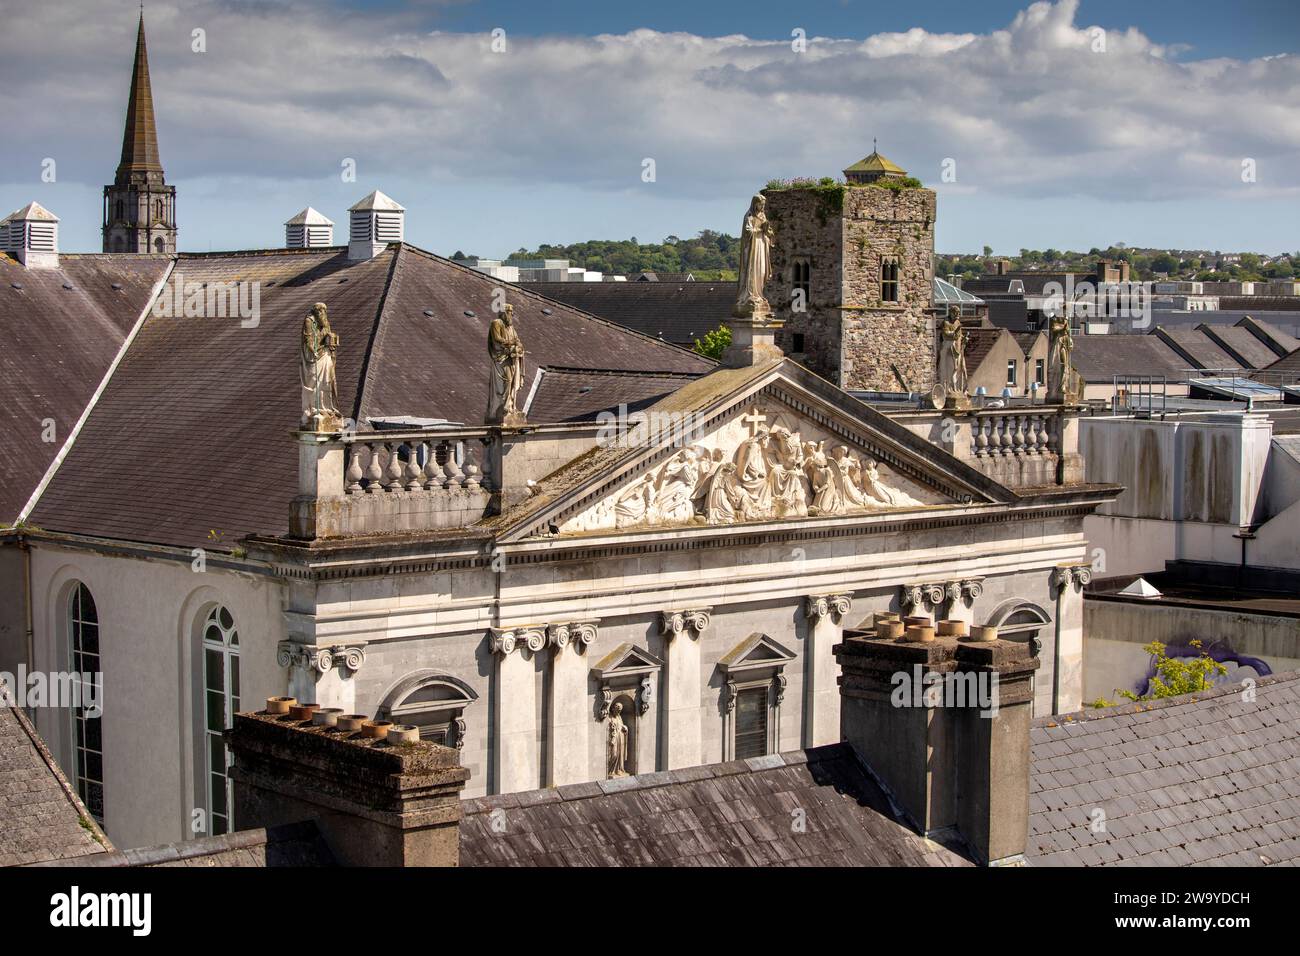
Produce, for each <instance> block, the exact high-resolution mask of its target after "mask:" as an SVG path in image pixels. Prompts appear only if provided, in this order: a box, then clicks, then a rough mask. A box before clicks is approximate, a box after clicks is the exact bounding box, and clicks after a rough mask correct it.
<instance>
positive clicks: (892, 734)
mask: <svg viewBox="0 0 1300 956" xmlns="http://www.w3.org/2000/svg"><path fill="white" fill-rule="evenodd" d="M894 630H895V631H897V630H898V628H894ZM890 633H892V632H890ZM986 636H987V635H985V634H983V633H981V634H979V635H977V636H976V639H972V638H969V637H955V636H942V635H941V636H938V637H934V638H931V639H925V640H915V639H913V640H910V641H909V640H908V639H907V637H906V636H905V637H904V638H903V639H902V640H895V639H891V638H880V637H876V636H874V635H872V634H871V633H868V632H846V634H845V639H844V641H843V643H841V644H840V645H838V646H837V647H836V648H835V657H836V659H837V660H838V661H839V664H840V668H841V671H842V676H841V677H840V696H841V701H840V727H841V736H842V737H843V739H844V740H845V741H846V742H848V743H849V744H850V745H851V746H852V747H853V749H854V750H855V751H856V752H857V753H858V755H859V757H860V758H861V759H862V760H863V761H864V762H865V763H866V764H867V766H868V767H869V768H870V769H871V771H872V773H873V774H874V775H875V777H876V778H877V780H878V781H879V782H880V783H881V785H882V786H883V787H884V788H885V789H886V790H887V791H888V792H889V793H890V795H891V797H892V798H893V800H894V802H895V803H896V804H897V805H898V807H899V808H900V809H901V810H902V811H903V813H904V814H905V815H906V816H907V818H908V820H909V821H910V822H911V824H912V825H913V826H914V827H915V828H916V829H917V830H918V831H919V832H920V833H921V834H923V835H925V836H927V837H939V838H942V837H944V836H947V835H950V834H952V833H953V832H954V831H955V833H956V835H957V837H958V838H959V839H960V840H961V842H962V843H964V844H965V845H966V846H967V848H968V849H969V850H970V852H971V855H972V856H973V857H974V858H975V860H976V861H977V862H978V863H980V864H982V865H990V866H995V865H1007V864H1016V863H1019V862H1022V861H1023V854H1024V851H1025V845H1026V843H1027V842H1028V836H1029V724H1030V719H1031V717H1032V712H1033V696H1032V693H1031V688H1032V684H1031V679H1032V677H1033V674H1034V671H1035V670H1036V669H1037V668H1038V659H1037V658H1036V657H1034V655H1033V651H1032V649H1031V648H1030V646H1029V645H1028V644H1024V643H1020V642H1016V641H1003V640H996V639H995V640H980V639H978V638H983V637H986ZM913 637H914V638H915V637H916V635H913Z"/></svg>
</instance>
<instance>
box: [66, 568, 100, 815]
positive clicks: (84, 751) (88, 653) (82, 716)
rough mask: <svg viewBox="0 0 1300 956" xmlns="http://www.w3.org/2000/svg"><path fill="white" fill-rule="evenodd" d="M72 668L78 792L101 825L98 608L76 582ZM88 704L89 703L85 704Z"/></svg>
mask: <svg viewBox="0 0 1300 956" xmlns="http://www.w3.org/2000/svg"><path fill="white" fill-rule="evenodd" d="M68 633H69V635H70V636H71V638H72V648H71V650H72V658H71V659H72V672H73V673H74V674H75V675H76V677H75V682H76V688H77V693H78V696H77V698H76V700H75V701H74V702H73V708H72V737H73V745H74V748H75V750H76V754H75V758H76V761H75V775H76V778H77V793H78V794H79V795H80V796H81V802H82V803H84V804H85V805H86V809H87V810H89V811H90V815H91V816H93V817H94V818H95V819H96V820H97V821H98V822H99V823H100V824H101V825H102V824H103V822H104V737H103V728H102V726H101V723H100V720H101V716H100V714H101V710H102V707H101V701H102V699H103V690H104V675H103V672H102V671H101V670H100V667H99V612H98V611H97V610H96V608H95V599H94V598H93V597H91V595H90V589H89V588H87V587H86V586H85V585H84V584H81V583H78V584H77V588H76V590H75V591H73V592H72V598H71V601H70V603H69V607H68ZM88 705H89V706H88Z"/></svg>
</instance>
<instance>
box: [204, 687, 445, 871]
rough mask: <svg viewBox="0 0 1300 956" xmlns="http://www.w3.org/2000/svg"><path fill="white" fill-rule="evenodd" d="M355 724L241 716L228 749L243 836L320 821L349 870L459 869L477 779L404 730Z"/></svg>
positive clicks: (282, 715) (340, 719)
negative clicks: (468, 784)
mask: <svg viewBox="0 0 1300 956" xmlns="http://www.w3.org/2000/svg"><path fill="white" fill-rule="evenodd" d="M279 703H280V705H282V704H283V703H284V701H282V700H281V701H280V702H279ZM268 707H275V709H277V710H278V709H281V706H279V705H277V704H274V703H272V702H271V701H268ZM316 712H319V711H316ZM299 716H301V715H299ZM356 717H357V715H353V714H349V715H344V716H343V717H338V716H337V715H336V717H335V725H334V726H328V725H327V724H323V723H319V722H317V721H314V720H313V719H312V717H311V716H308V717H307V718H306V719H302V720H297V719H295V718H294V714H293V713H292V711H290V712H286V713H270V712H269V711H262V712H259V713H255V714H249V713H244V714H236V715H235V720H234V725H233V726H232V727H231V728H230V729H229V730H227V731H226V742H227V743H228V744H229V746H230V749H231V752H232V754H233V756H234V767H233V768H232V769H231V777H232V779H233V780H234V782H235V817H234V818H235V821H236V822H237V823H238V825H239V827H240V828H241V829H248V828H252V827H270V826H277V825H279V824H284V823H296V822H299V821H302V820H309V819H314V820H315V821H316V825H317V827H318V828H319V829H320V832H321V836H322V837H323V838H324V840H325V842H326V844H327V845H328V846H329V848H330V851H331V852H332V853H333V854H334V857H335V858H336V859H337V860H338V862H339V863H340V864H342V865H344V866H456V865H457V863H458V862H459V859H460V819H461V808H460V794H461V791H462V790H463V789H464V787H465V781H466V780H468V779H469V771H468V770H466V769H465V768H464V767H462V766H460V753H459V752H458V751H456V750H453V749H452V748H450V747H443V746H440V745H438V744H434V743H429V742H427V741H419V740H417V741H415V742H409V741H408V738H409V737H410V736H411V735H410V733H409V732H406V731H404V730H403V731H399V732H398V733H396V734H395V733H393V732H391V731H390V732H389V733H388V734H387V735H385V736H382V737H374V736H370V735H368V734H366V733H364V732H363V731H364V729H365V728H364V727H363V729H362V731H357V730H353V729H351V728H352V727H353V724H354V723H355V719H356Z"/></svg>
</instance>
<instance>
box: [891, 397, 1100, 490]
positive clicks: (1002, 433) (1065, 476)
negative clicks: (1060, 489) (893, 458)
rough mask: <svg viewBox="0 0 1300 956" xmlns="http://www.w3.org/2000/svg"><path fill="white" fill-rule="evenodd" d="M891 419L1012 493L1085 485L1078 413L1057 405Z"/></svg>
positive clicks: (922, 413)
mask: <svg viewBox="0 0 1300 956" xmlns="http://www.w3.org/2000/svg"><path fill="white" fill-rule="evenodd" d="M889 415H890V417H891V418H893V419H894V420H895V421H898V422H899V423H900V424H902V425H905V426H906V427H907V428H908V429H910V430H911V431H912V432H914V433H915V434H917V435H920V436H921V437H923V438H925V439H927V440H928V441H931V442H934V444H936V445H938V446H939V447H940V448H942V449H944V450H945V451H947V452H949V453H951V454H953V455H955V456H956V457H958V458H960V459H962V460H963V461H965V462H966V463H967V464H969V465H971V466H972V467H974V468H977V469H978V470H980V471H982V472H983V473H984V474H986V475H988V476H989V477H990V478H992V479H994V480H995V481H999V482H1001V483H1002V484H1004V485H1006V486H1007V487H1009V488H1034V487H1042V486H1045V485H1068V484H1074V483H1077V482H1080V481H1082V480H1083V460H1082V458H1081V457H1080V455H1079V417H1078V416H1079V412H1078V410H1077V409H1075V408H1067V407H1061V406H1056V405H1026V406H1016V407H1011V408H998V409H968V410H944V411H933V410H929V409H927V410H924V411H911V410H909V411H895V412H890V413H889Z"/></svg>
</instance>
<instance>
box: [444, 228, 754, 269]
mask: <svg viewBox="0 0 1300 956" xmlns="http://www.w3.org/2000/svg"><path fill="white" fill-rule="evenodd" d="M739 253H740V246H739V243H738V242H737V241H736V239H735V237H734V236H728V235H727V234H725V233H721V232H714V231H713V230H712V229H705V230H704V231H703V232H701V233H700V234H699V235H698V236H696V237H695V238H694V239H679V238H678V237H677V236H668V237H667V238H666V239H664V241H663V242H660V243H642V242H638V241H637V238H636V236H633V237H632V238H631V239H590V240H588V241H586V242H574V243H570V244H569V245H563V246H554V245H549V244H543V245H540V246H538V247H537V248H536V249H519V250H517V251H515V252H513V253H511V255H512V256H513V257H516V258H520V259H568V260H569V261H570V262H571V263H572V264H573V265H574V266H580V267H582V268H584V269H591V270H594V271H596V272H604V273H607V274H614V275H627V274H628V273H632V272H643V271H651V272H691V273H694V274H695V277H696V278H697V279H735V278H736V270H737V268H738V261H737V256H738V255H739ZM456 255H458V256H459V255H460V253H459V252H457V253H456Z"/></svg>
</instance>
